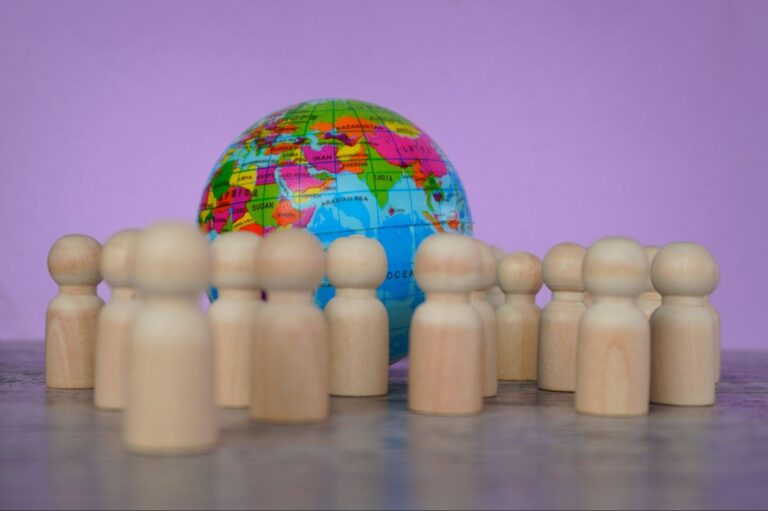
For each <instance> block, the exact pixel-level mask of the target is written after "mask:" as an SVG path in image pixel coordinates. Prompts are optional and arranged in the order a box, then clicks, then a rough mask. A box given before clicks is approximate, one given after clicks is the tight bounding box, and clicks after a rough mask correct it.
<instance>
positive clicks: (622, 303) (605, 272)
mask: <svg viewBox="0 0 768 511" xmlns="http://www.w3.org/2000/svg"><path fill="white" fill-rule="evenodd" d="M648 273H649V268H648V259H647V258H646V254H645V252H643V248H642V247H641V246H640V245H639V244H638V243H637V242H635V241H633V240H631V239H629V238H624V237H608V238H603V239H601V240H598V241H597V242H595V243H593V244H592V246H590V247H589V249H588V250H587V254H586V256H585V257H584V270H583V278H584V286H585V287H586V289H587V291H589V292H590V293H591V294H592V299H593V302H592V305H591V306H590V307H589V308H588V309H587V311H586V312H585V313H584V315H583V316H582V318H581V322H580V323H579V342H578V349H577V367H576V396H575V404H576V411H578V412H579V413H584V414H589V415H604V416H614V417H632V416H637V415H645V414H647V413H648V394H649V392H650V363H651V332H650V327H649V325H648V319H647V318H646V317H645V315H644V314H643V311H642V310H641V309H640V307H639V306H638V305H637V297H638V296H639V294H640V293H641V292H642V291H643V289H644V288H645V285H646V282H647V280H648Z"/></svg>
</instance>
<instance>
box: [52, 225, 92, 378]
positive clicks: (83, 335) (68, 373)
mask: <svg viewBox="0 0 768 511" xmlns="http://www.w3.org/2000/svg"><path fill="white" fill-rule="evenodd" d="M100 258H101V245H100V244H99V242H98V241H96V240H95V239H93V238H91V237H90V236H85V235H81V234H69V235H67V236H64V237H62V238H59V239H58V240H57V241H56V243H54V244H53V246H52V247H51V250H50V252H49V253H48V271H49V272H50V274H51V277H53V280H54V281H56V284H58V285H59V294H58V295H56V297H55V298H54V299H53V300H51V302H50V303H49V304H48V310H47V312H46V315H45V382H46V384H47V385H48V387H49V388H52V389H90V388H93V374H94V349H95V344H96V328H97V323H98V317H99V311H100V310H101V308H102V306H103V305H104V302H103V301H102V300H101V298H99V297H98V295H97V294H96V286H98V285H99V282H101V272H100V271H99V260H100Z"/></svg>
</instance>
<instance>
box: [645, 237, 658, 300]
mask: <svg viewBox="0 0 768 511" xmlns="http://www.w3.org/2000/svg"><path fill="white" fill-rule="evenodd" d="M643 252H645V258H646V259H648V280H646V281H645V291H646V292H649V293H655V292H656V288H655V287H653V282H651V265H652V264H653V260H654V258H656V254H658V253H659V247H657V246H656V245H646V246H644V247H643Z"/></svg>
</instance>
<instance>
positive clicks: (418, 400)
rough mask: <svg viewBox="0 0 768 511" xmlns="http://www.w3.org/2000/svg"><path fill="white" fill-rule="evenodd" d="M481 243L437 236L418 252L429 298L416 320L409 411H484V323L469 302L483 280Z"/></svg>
mask: <svg viewBox="0 0 768 511" xmlns="http://www.w3.org/2000/svg"><path fill="white" fill-rule="evenodd" d="M480 266H481V260H480V254H479V251H478V248H477V244H476V243H475V241H474V240H473V239H472V238H469V237H467V236H463V235H460V234H443V233H439V234H433V235H432V236H430V237H429V238H427V239H426V240H424V241H423V242H422V243H421V245H420V246H419V249H418V250H417V252H416V260H415V263H414V275H415V277H416V282H417V283H418V285H419V286H420V287H421V289H423V290H424V293H425V294H426V300H425V302H424V303H422V304H421V305H419V306H418V307H417V308H416V311H415V312H414V314H413V318H412V319H411V330H410V343H411V346H410V354H409V368H408V407H409V409H410V410H411V411H413V412H418V413H424V414H431V415H475V414H478V413H480V412H482V410H483V363H484V356H483V323H482V320H481V319H480V316H479V315H478V313H477V311H476V310H475V308H474V307H473V306H472V304H470V302H469V294H470V293H471V292H472V291H473V290H475V289H477V288H478V287H479V285H480V282H481V275H480V271H481V268H480Z"/></svg>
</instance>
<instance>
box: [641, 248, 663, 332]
mask: <svg viewBox="0 0 768 511" xmlns="http://www.w3.org/2000/svg"><path fill="white" fill-rule="evenodd" d="M643 251H644V252H645V256H646V258H647V259H648V267H649V268H650V266H651V264H653V259H654V258H655V257H656V254H657V253H658V251H659V247H655V246H653V245H649V246H645V247H643ZM637 304H638V305H639V306H640V309H641V310H642V311H643V314H645V317H646V318H648V319H651V316H652V315H653V312H654V311H655V310H656V309H658V308H659V306H660V305H661V295H660V294H659V292H658V291H656V289H655V288H654V287H653V283H652V282H651V272H650V271H649V272H648V281H647V282H646V283H645V289H644V290H643V292H642V293H640V296H639V297H638V298H637Z"/></svg>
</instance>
